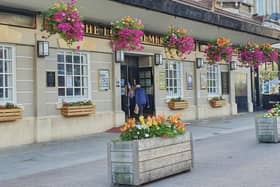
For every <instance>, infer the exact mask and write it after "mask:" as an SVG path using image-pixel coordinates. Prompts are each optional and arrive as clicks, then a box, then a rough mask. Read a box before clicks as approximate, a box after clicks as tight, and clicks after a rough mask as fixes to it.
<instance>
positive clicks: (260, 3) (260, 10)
mask: <svg viewBox="0 0 280 187" xmlns="http://www.w3.org/2000/svg"><path fill="white" fill-rule="evenodd" d="M265 10H266V2H265V1H264V0H256V13H257V14H258V15H259V16H264V15H265V14H266V11H265Z"/></svg>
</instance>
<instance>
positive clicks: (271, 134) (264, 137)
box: [255, 117, 280, 143]
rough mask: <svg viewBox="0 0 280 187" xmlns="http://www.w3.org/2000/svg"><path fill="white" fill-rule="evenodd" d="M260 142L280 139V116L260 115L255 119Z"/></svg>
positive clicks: (273, 141)
mask: <svg viewBox="0 0 280 187" xmlns="http://www.w3.org/2000/svg"><path fill="white" fill-rule="evenodd" d="M255 127H256V137H257V140H258V142H267V143H270V142H271V143H276V142H279V140H280V117H272V118H263V117H258V118H256V121H255Z"/></svg>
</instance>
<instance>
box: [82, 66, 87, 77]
mask: <svg viewBox="0 0 280 187" xmlns="http://www.w3.org/2000/svg"><path fill="white" fill-rule="evenodd" d="M82 74H83V75H87V74H88V68H87V66H82Z"/></svg>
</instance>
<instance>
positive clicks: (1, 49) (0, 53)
mask: <svg viewBox="0 0 280 187" xmlns="http://www.w3.org/2000/svg"><path fill="white" fill-rule="evenodd" d="M0 59H3V47H0Z"/></svg>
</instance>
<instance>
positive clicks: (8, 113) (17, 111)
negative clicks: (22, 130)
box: [0, 108, 22, 122]
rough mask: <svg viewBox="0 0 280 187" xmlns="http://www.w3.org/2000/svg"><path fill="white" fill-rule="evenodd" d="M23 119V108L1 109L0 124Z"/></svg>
mask: <svg viewBox="0 0 280 187" xmlns="http://www.w3.org/2000/svg"><path fill="white" fill-rule="evenodd" d="M21 118H22V109H21V108H1V109H0V122H5V121H15V120H17V119H21Z"/></svg>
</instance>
